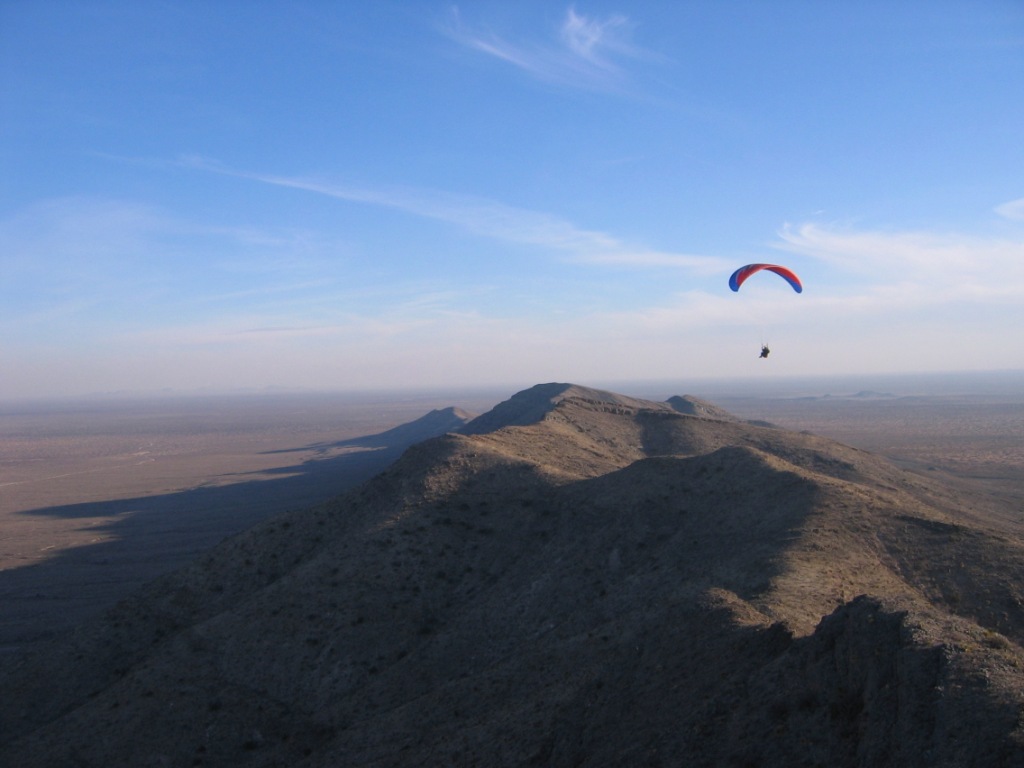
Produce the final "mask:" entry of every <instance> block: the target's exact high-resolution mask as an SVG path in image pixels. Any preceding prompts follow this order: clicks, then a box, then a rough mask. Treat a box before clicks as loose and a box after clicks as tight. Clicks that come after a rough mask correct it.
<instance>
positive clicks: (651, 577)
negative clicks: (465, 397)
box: [0, 384, 1024, 768]
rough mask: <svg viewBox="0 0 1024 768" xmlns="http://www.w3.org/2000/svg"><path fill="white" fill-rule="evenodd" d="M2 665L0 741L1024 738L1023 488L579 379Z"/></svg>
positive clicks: (312, 749)
mask: <svg viewBox="0 0 1024 768" xmlns="http://www.w3.org/2000/svg"><path fill="white" fill-rule="evenodd" d="M458 429H459V431H457V432H456V431H449V432H448V433H447V434H444V435H442V436H439V437H436V438H433V439H430V440H426V441H424V442H420V443H418V444H416V445H414V446H412V447H411V448H409V449H408V450H407V451H406V452H405V453H404V454H403V455H402V457H401V458H400V459H399V460H398V461H397V462H395V463H394V464H392V465H391V466H390V467H389V468H388V469H386V470H385V471H383V472H382V473H381V474H379V475H378V476H376V477H375V478H373V479H372V480H370V481H368V482H367V483H365V484H364V485H362V486H361V487H359V488H357V489H355V490H354V491H352V492H350V493H348V494H346V495H344V496H341V497H339V498H338V499H337V500H336V501H334V502H333V503H331V504H329V505H326V506H323V507H319V508H315V509H310V510H305V511H300V512H294V513H289V514H287V515H285V516H282V517H279V518H275V519H273V520H271V521H269V522H266V523H264V524H261V525H259V526H257V527H255V528H253V529H251V530H249V531H247V532H245V533H243V534H241V535H239V536H236V537H234V538H233V539H230V540H228V541H226V542H225V543H224V544H222V545H221V546H220V547H218V548H217V549H216V550H214V551H213V552H211V553H209V554H208V555H206V556H204V557H203V558H201V559H200V560H199V561H197V562H196V563H195V564H194V565H192V566H191V567H189V568H187V569H185V570H183V571H180V572H178V573H175V574H172V575H170V576H167V577H164V578H161V579H159V580H158V581H156V582H153V583H152V584H150V585H149V586H148V587H147V588H146V589H145V590H143V591H142V592H141V593H139V594H138V595H136V596H135V597H133V598H132V599H130V600H127V601H125V602H123V603H121V604H120V605H119V606H118V607H116V608H115V609H114V610H112V611H111V612H110V613H109V614H108V615H107V616H105V617H104V618H103V619H102V620H100V621H96V622H92V623H90V624H87V625H83V626H82V627H80V628H79V629H78V630H77V631H76V632H75V633H74V635H73V636H70V637H68V638H66V639H64V640H63V641H61V642H56V643H54V644H53V645H52V646H51V647H48V648H46V649H44V650H43V651H41V652H39V653H38V654H36V655H34V656H32V657H28V658H25V659H21V660H17V661H16V660H13V659H6V660H4V663H5V665H6V666H5V667H4V668H3V670H2V671H0V690H2V691H4V695H3V696H0V765H12V766H14V765H17V766H24V767H29V766H55V765H87V766H91V765H94V766H101V765H102V766H141V765H172V766H177V765H209V766H275V765H287V766H305V767H308V768H320V767H323V768H326V767H327V766H367V767H369V766H373V767H374V768H378V767H380V766H409V765H455V766H470V765H479V766H522V765H539V766H633V765H662V766H670V765H680V766H730V765H732V766H887V765H893V766H922V767H923V766H936V765H946V766H997V765H998V766H1013V765H1022V764H1024V731H1022V728H1024V723H1022V720H1021V718H1020V712H1021V711H1024V710H1022V707H1024V651H1022V649H1021V643H1022V642H1024V536H1022V534H1024V530H1022V526H1024V523H1022V522H1021V520H1020V518H1019V514H1017V512H1018V511H1017V510H1011V509H1002V508H998V507H987V506H985V505H984V503H983V502H982V501H981V500H979V499H977V498H972V497H968V496H964V495H962V494H961V493H960V492H959V491H958V489H956V488H953V487H949V486H943V485H941V484H939V483H937V482H932V481H928V480H925V479H922V478H921V477H920V476H917V475H912V474H909V473H905V472H903V471H901V470H899V469H898V468H896V467H894V466H893V465H891V464H889V463H888V462H886V461H884V460H883V459H881V458H879V457H876V456H874V455H871V454H869V453H865V452H863V451H859V450H855V449H853V448H849V447H846V446H843V445H840V444H838V443H835V442H832V441H829V440H827V439H824V438H820V437H816V436H813V435H808V434H797V433H793V432H788V431H785V430H781V429H770V428H764V427H759V426H756V425H752V424H748V423H744V422H741V421H739V420H736V419H734V418H732V417H730V416H729V415H728V414H726V413H725V412H723V411H720V410H719V409H717V408H716V407H714V406H712V405H710V404H704V403H702V402H701V401H697V400H695V399H692V398H690V399H687V398H673V399H672V400H670V401H669V402H667V403H653V402H646V401H642V400H635V399H633V398H628V397H624V396H621V395H617V394H614V393H610V392H602V391H600V390H593V389H588V388H585V387H577V386H574V385H569V384H545V385H539V386H537V387H534V388H532V389H529V390H526V391H525V392H521V393H519V394H517V395H515V396H513V397H512V398H510V399H509V400H508V401H506V402H504V403H502V404H500V405H498V406H496V407H495V408H494V409H493V410H492V411H490V412H489V413H486V414H483V415H482V416H479V417H477V418H476V419H474V420H472V421H470V422H468V423H466V424H465V425H463V426H461V427H458Z"/></svg>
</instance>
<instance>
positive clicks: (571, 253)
mask: <svg viewBox="0 0 1024 768" xmlns="http://www.w3.org/2000/svg"><path fill="white" fill-rule="evenodd" d="M183 162H184V163H187V164H188V165H190V166H192V167H196V168H200V169H203V170H208V171H214V172H217V173H223V174H228V175H232V176H237V177H240V178H246V179H251V180H253V181H259V182H262V183H265V184H273V185H277V186H281V187H289V188H292V189H301V190H305V191H307V192H315V193H317V194H322V195H327V196H329V197H334V198H336V199H338V200H344V201H347V202H352V203H363V204H367V205H376V206H381V207H386V208H392V209H396V210H400V211H403V212H405V213H408V214H411V215H414V216H420V217H423V218H427V219H433V220H436V221H444V222H447V223H449V224H452V225H454V226H456V227H459V228H460V229H463V230H465V231H467V232H472V233H474V234H477V235H481V236H484V237H489V238H493V239H496V240H502V241H505V242H513V243H523V244H527V245H533V246H537V247H538V248H544V249H547V250H550V251H555V252H557V253H560V254H563V256H565V257H567V258H569V259H571V260H573V261H576V262H580V263H590V264H606V265H621V266H631V267H675V268H680V269H685V270H690V271H693V272H695V273H698V274H714V273H716V272H721V271H722V270H724V269H727V268H728V262H726V261H725V260H724V259H721V258H718V257H715V256H705V255H700V254H685V253H674V252H666V251H658V250H654V249H650V248H646V247H643V246H638V245H634V244H631V243H627V242H624V241H622V240H620V239H618V238H616V237H614V236H613V235H609V234H607V233H605V232H601V231H596V230H588V229H581V228H579V227H577V226H575V225H574V224H572V223H571V222H568V221H566V220H565V219H562V218H560V217H558V216H554V215H551V214H548V213H542V212H538V211H531V210H528V209H523V208H516V207H514V206H510V205H506V204H504V203H501V202H497V201H494V200H487V199H484V198H478V197H471V196H468V195H456V194H452V193H448V192H443V191H439V190H431V189H419V188H410V187H395V188H386V189H385V188H378V189H372V188H366V187H356V186H352V185H348V184H344V183H341V182H338V181H333V180H330V179H324V178H309V177H292V176H276V175H270V174H259V173H251V172H245V171H234V170H231V169H229V168H226V167H224V166H223V165H220V164H218V163H213V162H209V161H205V160H202V159H200V158H194V157H193V158H187V159H185V160H183Z"/></svg>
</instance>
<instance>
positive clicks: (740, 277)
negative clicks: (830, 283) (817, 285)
mask: <svg viewBox="0 0 1024 768" xmlns="http://www.w3.org/2000/svg"><path fill="white" fill-rule="evenodd" d="M762 269H767V270H768V271H769V272H774V273H775V274H776V275H778V276H779V277H781V278H782V279H784V280H785V281H786V282H787V283H789V284H790V285H791V286H793V290H794V291H796V292H797V293H802V292H803V290H804V286H803V284H802V283H801V282H800V278H799V277H797V276H796V273H795V272H793V270H791V269H789V268H788V267H780V266H779V265H778V264H747V266H745V267H740V268H739V269H737V270H736V271H735V272H733V273H732V277H730V278H729V287H730V288H732V289H733V290H734V291H738V290H739V289H740V286H741V285H743V282H744V281H745V280H746V279H747V278H748V277H750V276H751V275H753V274H755V273H757V272H760V271H761V270H762Z"/></svg>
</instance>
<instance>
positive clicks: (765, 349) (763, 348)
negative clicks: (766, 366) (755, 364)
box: [760, 344, 771, 357]
mask: <svg viewBox="0 0 1024 768" xmlns="http://www.w3.org/2000/svg"><path fill="white" fill-rule="evenodd" d="M770 352H771V350H770V349H768V347H766V346H765V345H764V344H762V345H761V354H760V357H768V353H770Z"/></svg>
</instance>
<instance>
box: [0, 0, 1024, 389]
mask: <svg viewBox="0 0 1024 768" xmlns="http://www.w3.org/2000/svg"><path fill="white" fill-rule="evenodd" d="M1022 89H1024V4H1021V3H1020V2H1017V1H1016V0H1015V1H1013V2H1009V1H1008V2H1000V1H999V0H989V1H988V2H973V1H972V2H952V1H950V0H947V1H943V0H929V1H927V2H925V1H924V0H921V2H899V1H898V0H896V1H894V2H871V1H868V2H817V1H815V2H811V1H808V2H797V1H796V0H793V1H792V2H785V1H780V2H771V3H766V2H731V1H730V0H724V1H723V2H710V0H708V1H706V2H643V1H640V2H630V3H622V2H618V3H616V2H605V1H604V0H602V1H601V2H577V3H574V4H572V5H569V4H564V3H556V2H530V1H528V0H527V1H524V2H516V3H509V2H506V1H504V0H501V1H497V0H496V1H494V2H463V3H456V4H452V3H446V2H430V1H429V0H418V1H417V2H395V1H389V0H375V1H374V2H365V3H341V2H309V1H308V0H307V1H305V2H304V1H303V0H291V1H289V2H287V3H286V2H269V1H268V2H241V1H240V0H239V1H237V2H227V1H226V0H225V1H223V2H198V1H196V2H177V1H175V0H166V1H163V2H156V1H153V2H93V1H91V0H80V1H79V2H73V3H72V2H53V1H51V0H33V2H28V0H0V398H3V397H24V396H39V395H69V394H82V393H88V392H96V391H120V390H143V391H145V390H156V389H161V388H166V387H170V388H174V389H176V390H189V389H197V388H213V389H233V388H238V387H256V388H262V387H304V388H315V389H365V388H371V387H383V388H389V389H393V388H400V387H404V386H413V385H415V386H431V387H433V386H439V387H448V386H477V385H505V384H509V385H520V384H522V385H528V384H532V383H536V382H539V381H551V380H558V381H573V382H577V383H582V384H587V383H595V382H597V383H600V382H610V381H616V380H636V379H692V378H699V377H775V376H792V375H814V374H827V375H834V374H844V373H874V372H879V373H882V372H917V371H952V370H966V371H969V370H987V369H1006V368H1024V340H1022V339H1024V337H1022V334H1021V330H1020V329H1021V328H1024V140H1022V137H1024V98H1021V96H1022V93H1024V90H1022ZM749 262H773V263H779V264H785V265H787V266H789V267H791V268H792V269H794V270H795V271H796V272H797V273H799V274H800V276H801V277H802V279H803V282H804V285H805V290H804V292H803V293H802V294H800V295H797V294H795V293H793V292H792V290H790V289H789V287H788V286H787V285H786V284H785V282H783V281H782V280H781V279H778V278H776V277H775V276H773V275H770V274H767V273H761V274H760V275H758V276H755V277H754V278H751V280H750V281H748V282H747V283H746V284H745V285H744V286H743V288H742V289H741V291H740V292H739V293H732V292H731V291H730V290H729V289H728V286H727V280H728V277H729V275H730V274H731V272H732V271H733V270H734V269H735V268H736V267H738V266H741V265H743V264H746V263H749ZM762 341H765V342H768V343H769V344H770V345H771V347H772V356H771V357H770V358H769V359H768V360H758V359H757V353H758V350H759V346H760V344H761V342H762Z"/></svg>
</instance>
